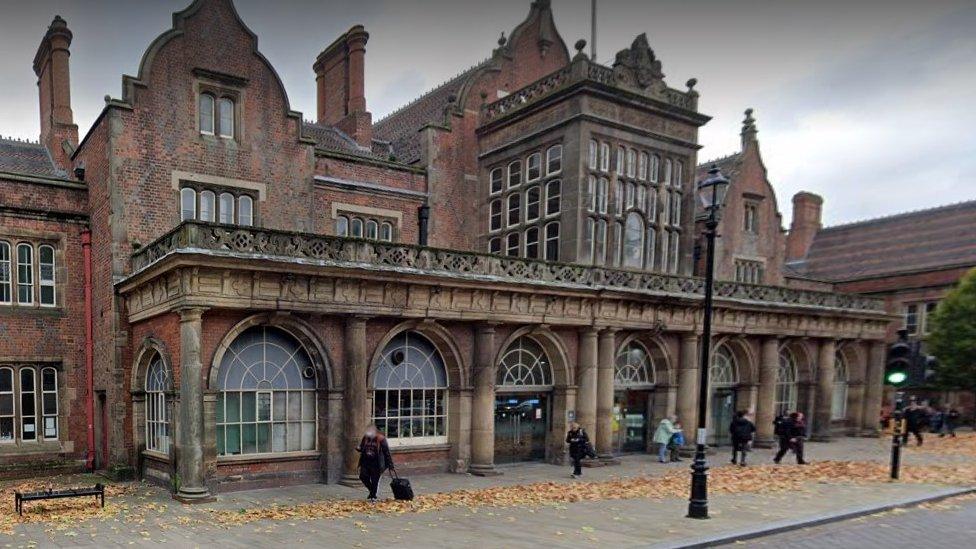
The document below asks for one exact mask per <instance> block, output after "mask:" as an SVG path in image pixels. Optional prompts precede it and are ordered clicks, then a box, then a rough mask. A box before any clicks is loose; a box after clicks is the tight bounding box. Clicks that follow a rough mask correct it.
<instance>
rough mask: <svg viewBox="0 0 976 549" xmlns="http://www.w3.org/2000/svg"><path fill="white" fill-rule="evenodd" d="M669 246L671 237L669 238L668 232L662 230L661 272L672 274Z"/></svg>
mask: <svg viewBox="0 0 976 549" xmlns="http://www.w3.org/2000/svg"><path fill="white" fill-rule="evenodd" d="M669 244H670V237H669V234H668V231H666V230H662V231H661V254H660V255H661V272H662V273H667V272H670V268H669V267H670V265H669V261H668V260H669V259H670V257H669V255H668V245H669Z"/></svg>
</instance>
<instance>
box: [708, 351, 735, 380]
mask: <svg viewBox="0 0 976 549" xmlns="http://www.w3.org/2000/svg"><path fill="white" fill-rule="evenodd" d="M708 380H709V381H708V382H709V384H711V386H712V387H731V386H733V385H735V384H737V383H739V368H738V365H737V364H736V362H735V356H734V355H733V354H732V351H730V350H729V348H728V347H726V346H725V345H722V346H721V347H719V348H718V349H716V350H715V353H714V354H713V355H712V366H711V368H709V371H708Z"/></svg>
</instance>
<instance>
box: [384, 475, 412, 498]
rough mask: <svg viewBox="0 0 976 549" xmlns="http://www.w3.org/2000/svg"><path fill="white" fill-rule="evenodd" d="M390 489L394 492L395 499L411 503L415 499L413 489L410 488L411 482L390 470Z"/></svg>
mask: <svg viewBox="0 0 976 549" xmlns="http://www.w3.org/2000/svg"><path fill="white" fill-rule="evenodd" d="M390 477H391V479H392V480H390V489H391V490H393V497H394V498H395V499H398V500H402V501H410V500H412V499H413V488H412V487H411V486H410V481H409V480H407V479H405V478H400V475H397V472H396V471H394V470H393V469H390Z"/></svg>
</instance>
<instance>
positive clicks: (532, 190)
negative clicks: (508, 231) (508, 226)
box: [525, 185, 542, 221]
mask: <svg viewBox="0 0 976 549" xmlns="http://www.w3.org/2000/svg"><path fill="white" fill-rule="evenodd" d="M541 192H542V191H540V190H539V186H538V185H535V186H532V187H529V190H527V191H525V221H535V220H536V219H539V195H540V194H541Z"/></svg>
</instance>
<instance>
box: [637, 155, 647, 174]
mask: <svg viewBox="0 0 976 549" xmlns="http://www.w3.org/2000/svg"><path fill="white" fill-rule="evenodd" d="M637 179H640V180H641V181H646V180H647V153H646V152H644V151H641V153H640V155H638V156H637Z"/></svg>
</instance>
